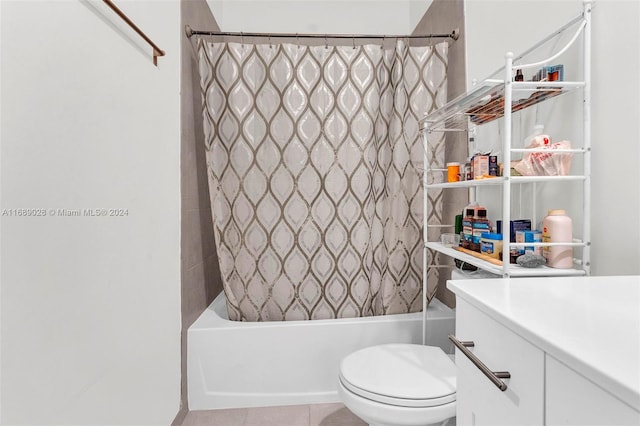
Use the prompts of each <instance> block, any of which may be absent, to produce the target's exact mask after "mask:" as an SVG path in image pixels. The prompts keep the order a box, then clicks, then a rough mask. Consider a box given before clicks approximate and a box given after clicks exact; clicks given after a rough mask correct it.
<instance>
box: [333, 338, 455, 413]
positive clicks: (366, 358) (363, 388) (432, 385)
mask: <svg viewBox="0 0 640 426" xmlns="http://www.w3.org/2000/svg"><path fill="white" fill-rule="evenodd" d="M340 382H341V383H342V385H343V386H344V387H345V388H346V389H348V390H349V391H350V392H353V393H354V394H356V395H359V396H361V397H363V398H367V399H369V400H372V401H375V402H380V403H382V404H389V405H395V406H401V407H422V408H426V407H435V406H439V405H443V404H448V403H451V402H454V401H455V400H456V367H455V364H454V363H453V361H451V358H449V357H448V356H447V355H446V354H445V353H444V351H443V350H442V349H441V348H439V347H434V346H422V345H412V344H387V345H380V346H372V347H368V348H364V349H361V350H359V351H356V352H354V353H352V354H350V355H348V356H347V357H346V358H344V359H343V361H342V364H341V366H340Z"/></svg>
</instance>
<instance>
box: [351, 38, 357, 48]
mask: <svg viewBox="0 0 640 426" xmlns="http://www.w3.org/2000/svg"><path fill="white" fill-rule="evenodd" d="M351 40H352V41H353V48H354V49H355V48H356V36H355V35H354V36H353V38H352V39H351Z"/></svg>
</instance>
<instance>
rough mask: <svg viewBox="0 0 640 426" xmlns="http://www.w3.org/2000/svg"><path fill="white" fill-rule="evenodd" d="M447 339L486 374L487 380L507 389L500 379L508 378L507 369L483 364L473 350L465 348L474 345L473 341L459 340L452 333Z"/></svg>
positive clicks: (503, 389) (501, 388)
mask: <svg viewBox="0 0 640 426" xmlns="http://www.w3.org/2000/svg"><path fill="white" fill-rule="evenodd" d="M449 340H451V343H453V344H454V345H456V348H458V349H460V351H461V352H462V353H463V354H465V356H466V357H467V358H469V361H471V362H472V363H473V364H474V365H475V366H476V367H478V369H480V371H482V373H483V374H484V375H485V376H487V377H488V378H489V380H491V382H492V383H493V384H494V385H496V386H497V387H498V389H500V390H501V391H503V392H504V391H506V390H507V384H506V383H505V382H503V381H502V380H501V379H510V378H511V373H509V372H508V371H491V370H489V367H487V366H486V365H484V363H483V362H482V361H480V359H478V357H477V356H475V355H474V354H473V352H471V351H470V350H469V349H467V347H473V346H474V343H473V342H461V341H460V340H458V339H456V337H455V336H454V335H452V334H450V335H449Z"/></svg>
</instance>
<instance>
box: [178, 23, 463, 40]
mask: <svg viewBox="0 0 640 426" xmlns="http://www.w3.org/2000/svg"><path fill="white" fill-rule="evenodd" d="M184 30H185V33H186V34H187V38H191V37H192V36H194V35H210V36H232V37H270V38H284V37H286V38H321V39H330V38H332V39H336V38H344V39H356V38H375V39H385V38H391V39H393V38H451V39H453V40H457V39H458V37H460V32H459V30H458V29H457V28H456V29H454V30H453V31H451V33H449V34H421V35H373V34H300V33H244V32H225V31H199V30H194V29H191V27H190V26H189V25H185V28H184Z"/></svg>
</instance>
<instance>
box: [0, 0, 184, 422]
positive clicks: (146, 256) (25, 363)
mask: <svg viewBox="0 0 640 426" xmlns="http://www.w3.org/2000/svg"><path fill="white" fill-rule="evenodd" d="M95 3H96V4H100V3H102V2H95ZM117 4H118V5H119V6H120V7H121V8H122V9H123V10H124V11H125V13H127V14H129V16H130V17H131V18H132V19H133V20H134V22H136V23H137V24H138V25H139V26H140V27H141V28H142V29H143V30H144V31H145V32H147V33H148V34H149V35H150V36H151V38H152V39H153V40H154V41H156V42H157V44H159V45H160V47H161V48H163V49H164V50H165V51H166V52H167V56H166V57H164V58H160V59H159V67H158V68H156V67H154V66H153V65H152V63H151V60H150V55H149V54H142V53H141V52H140V51H139V50H138V49H137V48H135V47H133V46H132V43H131V42H130V41H129V40H128V39H127V38H126V37H123V36H122V35H121V34H120V33H119V32H118V31H116V30H114V28H113V27H112V26H111V25H109V24H108V23H107V22H105V21H103V20H102V19H101V18H100V17H99V16H98V15H96V13H95V12H94V11H93V9H92V8H91V7H89V5H88V4H87V3H86V2H82V1H76V0H73V1H38V2H33V1H28V2H25V1H2V3H1V6H0V7H1V19H2V21H1V24H2V25H1V26H2V30H1V31H2V32H1V36H2V39H1V43H2V44H1V49H2V51H1V73H2V74H1V75H2V77H1V84H2V87H1V89H2V93H1V95H2V98H1V102H2V104H1V106H2V110H1V111H2V117H1V140H0V141H1V151H0V153H1V155H0V157H1V165H0V167H1V190H2V193H1V200H0V201H1V206H0V209H2V210H3V211H5V209H7V210H9V209H21V208H23V209H45V212H46V216H45V217H15V216H13V217H12V216H11V215H10V213H6V214H5V215H3V217H2V221H1V226H2V234H1V250H2V252H1V254H2V259H1V285H2V292H1V299H2V300H1V308H2V314H1V315H2V329H1V333H2V334H1V341H2V358H1V373H2V377H1V380H2V399H1V406H2V414H1V419H0V422H1V423H2V424H11V425H21V424H39V425H48V424H64V425H88V424H91V425H152V424H153V425H156V424H157V425H159V424H169V423H171V421H172V420H173V417H174V416H175V414H176V413H177V411H178V405H179V400H180V269H179V268H180V252H179V251H180V241H179V232H180V231H179V230H180V222H179V220H180V213H179V208H180V192H179V183H180V174H179V136H180V133H179V132H180V128H179V105H180V103H179V77H180V76H179V69H180V60H179V58H180V56H179V55H180V52H179V38H178V34H179V31H180V28H179V23H180V9H179V3H178V2H177V1H144V2H142V1H126V0H120V1H118V2H117ZM110 13H111V12H110ZM114 16H115V15H114ZM113 20H114V21H116V22H118V20H117V19H116V18H113ZM84 208H94V209H95V208H105V209H109V208H124V209H128V215H127V216H125V217H86V216H85V217H54V216H53V215H52V214H51V213H50V212H49V209H84Z"/></svg>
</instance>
